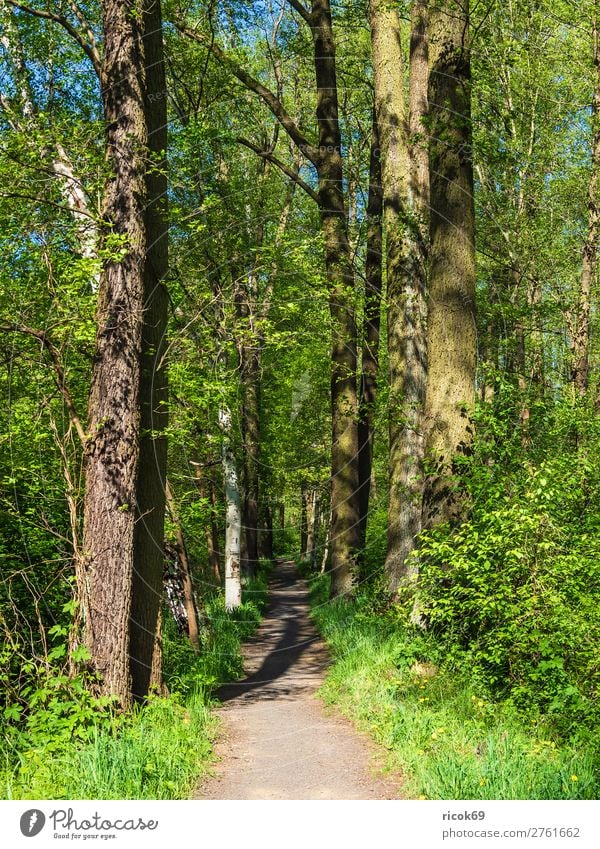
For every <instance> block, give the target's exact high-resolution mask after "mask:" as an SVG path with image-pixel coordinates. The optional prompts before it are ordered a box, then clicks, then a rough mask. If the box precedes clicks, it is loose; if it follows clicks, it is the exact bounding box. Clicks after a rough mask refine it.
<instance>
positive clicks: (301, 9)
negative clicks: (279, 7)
mask: <svg viewBox="0 0 600 849" xmlns="http://www.w3.org/2000/svg"><path fill="white" fill-rule="evenodd" d="M288 3H289V4H290V6H291V7H292V9H295V10H296V12H298V14H299V15H300V16H301V17H302V18H304V20H305V21H306V23H307V24H308V25H309V26H310V27H312V15H311V14H310V12H309V10H308V9H307V8H306V6H303V5H302V3H300V0H288Z"/></svg>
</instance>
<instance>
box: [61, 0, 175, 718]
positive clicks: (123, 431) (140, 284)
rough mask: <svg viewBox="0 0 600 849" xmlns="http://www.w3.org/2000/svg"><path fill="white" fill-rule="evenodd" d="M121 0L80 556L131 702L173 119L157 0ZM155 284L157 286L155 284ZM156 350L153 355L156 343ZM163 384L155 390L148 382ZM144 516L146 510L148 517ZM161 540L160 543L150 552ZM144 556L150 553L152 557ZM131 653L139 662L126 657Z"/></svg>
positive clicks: (114, 685)
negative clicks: (165, 114) (152, 163)
mask: <svg viewBox="0 0 600 849" xmlns="http://www.w3.org/2000/svg"><path fill="white" fill-rule="evenodd" d="M130 11H131V10H129V9H128V8H126V7H125V6H124V4H123V3H121V2H118V0H105V2H103V4H102V23H103V29H104V56H103V65H102V72H101V83H102V94H103V105H104V118H105V121H106V125H107V151H108V155H109V157H110V161H111V165H112V177H111V179H110V181H109V184H108V186H107V191H106V197H105V206H104V214H103V220H104V221H105V222H107V224H106V232H105V234H104V236H105V239H106V244H107V246H109V247H110V246H112V247H113V248H115V247H116V245H114V244H112V245H111V240H114V239H117V240H120V246H123V245H124V246H125V247H126V252H125V255H124V257H123V258H121V259H113V260H111V259H109V260H107V261H106V262H105V265H104V267H103V270H102V275H101V280H100V286H99V299H98V311H97V335H96V353H95V357H94V365H93V370H92V382H91V390H90V396H89V404H88V432H89V439H88V443H87V446H86V489H85V497H84V536H83V547H84V559H83V562H81V563H79V564H77V577H78V587H79V593H80V608H81V616H82V623H83V629H84V635H83V639H84V642H85V645H86V646H87V647H88V649H89V650H90V653H91V664H92V667H93V669H94V670H95V671H96V672H97V673H98V674H99V675H100V677H101V682H102V683H101V687H102V690H103V691H104V692H106V693H109V694H112V695H115V696H116V697H117V699H118V700H119V702H120V703H121V704H122V705H123V706H124V707H127V706H129V704H130V703H131V698H132V693H133V694H134V695H135V696H136V697H138V698H140V697H143V696H145V695H146V694H147V692H148V689H149V687H150V685H151V684H154V685H157V686H159V681H158V680H156V679H155V677H153V676H155V675H156V672H157V662H156V658H155V651H156V650H157V649H158V647H159V645H160V643H159V641H157V639H156V633H157V625H158V616H159V607H160V597H161V586H162V566H163V555H162V551H163V523H164V509H165V502H164V471H165V461H166V447H165V445H164V439H163V438H162V437H161V436H160V435H159V436H158V438H157V439H154V438H153V436H154V434H152V435H150V434H149V433H148V432H146V433H144V432H143V429H144V430H146V429H149V427H150V426H151V425H152V426H153V428H154V430H155V431H157V432H158V433H159V434H160V430H161V428H162V427H163V426H164V418H165V416H166V410H165V411H164V412H163V411H162V409H160V408H158V407H157V405H158V404H159V403H160V402H161V401H163V400H166V399H165V394H164V384H163V381H162V378H161V374H160V373H159V374H156V373H155V374H154V375H153V374H152V373H151V372H153V371H154V372H156V360H155V358H156V357H158V356H159V353H158V351H159V349H160V348H161V346H160V340H161V337H162V331H163V327H164V324H163V323H162V322H164V316H163V315H162V314H161V304H162V305H164V299H163V301H161V298H160V295H161V293H162V291H163V290H162V284H161V280H162V277H163V275H164V269H165V265H166V225H165V221H164V212H165V210H164V206H163V205H162V204H163V203H164V198H163V193H164V192H163V186H164V179H165V178H164V175H159V174H156V173H153V172H155V171H156V169H155V168H152V167H149V165H148V162H149V155H148V154H149V150H155V151H156V150H158V149H164V148H165V144H164V136H163V133H164V132H165V131H166V126H165V125H166V122H165V121H162V123H161V119H160V116H159V114H158V113H157V112H155V109H156V106H157V103H158V104H160V103H161V101H162V102H163V104H164V98H160V99H159V100H158V101H155V100H154V99H153V94H154V93H155V91H157V90H159V89H160V90H161V91H164V82H163V83H162V89H161V88H160V86H161V82H160V79H161V74H162V40H161V38H162V36H161V27H160V5H159V3H158V2H154V3H147V4H145V3H140V4H139V8H138V12H139V14H136V15H132V14H131V13H130ZM159 111H160V110H159ZM154 293H156V294H154ZM152 347H153V350H154V353H153V354H152V356H150V350H151V349H152ZM153 386H156V391H154V392H153V393H151V390H150V387H153ZM141 516H143V519H141V518H140V517H141ZM154 548H156V550H154ZM146 557H148V560H146ZM130 658H131V660H130Z"/></svg>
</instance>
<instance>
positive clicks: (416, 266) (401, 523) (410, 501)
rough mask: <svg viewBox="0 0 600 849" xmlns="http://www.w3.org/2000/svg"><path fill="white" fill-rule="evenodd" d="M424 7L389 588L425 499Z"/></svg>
mask: <svg viewBox="0 0 600 849" xmlns="http://www.w3.org/2000/svg"><path fill="white" fill-rule="evenodd" d="M427 7H428V2H427V0H417V2H414V3H413V5H412V9H411V38H410V56H409V117H408V130H409V137H408V139H407V141H408V146H407V153H408V179H407V187H408V197H407V222H406V227H405V239H406V244H405V249H404V251H405V257H404V262H403V263H402V264H399V265H398V272H399V274H400V273H403V279H396V276H395V274H394V273H393V272H394V270H395V267H394V266H393V265H392V274H391V276H390V275H389V274H388V304H389V307H388V347H389V350H390V400H391V412H390V459H389V506H388V548H387V555H386V562H385V572H386V579H387V584H388V588H389V589H390V590H391V591H392V592H395V591H396V590H397V589H398V587H399V586H400V584H401V583H402V582H404V581H413V580H414V579H415V578H416V576H417V571H418V570H417V563H416V560H414V559H413V560H409V559H408V557H409V555H410V554H411V552H412V551H413V549H414V547H415V543H416V539H417V536H418V534H419V533H420V531H421V516H422V502H423V460H424V453H425V438H424V412H425V391H426V384H427V330H426V323H427V307H426V301H425V296H426V288H427V254H428V243H429V233H428V228H429V153H428V145H427V143H426V141H425V138H424V135H425V127H424V119H425V117H426V116H427V84H428V78H429V61H428V54H429V45H428V40H427V17H428V13H427ZM396 405H399V406H398V408H397V411H396V410H395V406H396Z"/></svg>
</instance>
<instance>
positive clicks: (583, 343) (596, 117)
mask: <svg viewBox="0 0 600 849" xmlns="http://www.w3.org/2000/svg"><path fill="white" fill-rule="evenodd" d="M592 43H593V66H594V94H593V100H592V116H591V123H592V163H591V171H590V179H589V182H588V196H587V209H588V231H587V237H586V240H585V244H584V246H583V256H582V265H581V275H580V278H579V299H578V308H577V320H576V324H575V327H574V331H573V339H572V343H571V344H572V367H571V380H572V381H573V385H574V386H575V390H576V391H577V392H578V394H579V395H582V396H584V395H585V394H586V392H587V388H588V383H589V370H590V364H589V347H590V312H591V304H592V284H593V281H594V276H595V271H596V263H597V253H598V248H597V245H598V238H599V237H600V206H599V202H598V175H599V173H600V2H598V1H597V0H596V2H595V3H594V11H593V18H592Z"/></svg>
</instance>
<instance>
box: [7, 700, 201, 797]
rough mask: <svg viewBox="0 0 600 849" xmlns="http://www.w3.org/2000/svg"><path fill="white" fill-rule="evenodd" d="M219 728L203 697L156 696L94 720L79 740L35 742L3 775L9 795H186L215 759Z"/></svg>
mask: <svg viewBox="0 0 600 849" xmlns="http://www.w3.org/2000/svg"><path fill="white" fill-rule="evenodd" d="M213 732H214V720H211V719H210V717H209V714H208V712H207V709H206V707H205V705H204V703H203V701H202V699H201V698H199V697H195V698H192V699H190V700H189V702H188V703H187V704H186V705H185V706H184V705H183V704H182V703H181V702H180V700H179V699H178V698H177V697H173V696H172V697H170V698H168V699H165V698H152V699H151V700H150V701H149V702H148V704H147V705H146V706H145V707H144V708H142V709H141V710H138V711H135V712H134V713H132V714H130V715H128V716H126V717H123V718H121V719H119V720H117V719H115V720H114V722H113V723H112V725H111V726H110V727H108V728H106V727H101V726H95V727H94V729H93V731H92V732H91V734H90V735H89V736H88V740H87V742H86V743H85V744H84V745H81V746H69V747H65V746H63V747H62V748H60V749H57V750H49V749H48V748H47V747H43V748H32V749H28V750H26V751H23V752H21V753H20V755H19V764H18V766H17V767H16V769H15V768H14V767H12V766H11V767H10V768H9V769H7V770H6V771H5V772H4V774H2V772H1V770H0V781H2V784H3V785H4V786H3V787H2V790H1V791H0V792H3V793H5V796H4V798H8V799H180V798H185V797H186V796H187V795H188V794H189V792H190V791H191V789H192V787H193V785H194V783H195V782H196V781H197V780H198V777H199V775H200V774H201V773H202V771H203V770H205V769H206V767H207V765H208V764H209V763H210V758H211V748H210V738H211V736H212V734H213Z"/></svg>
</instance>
